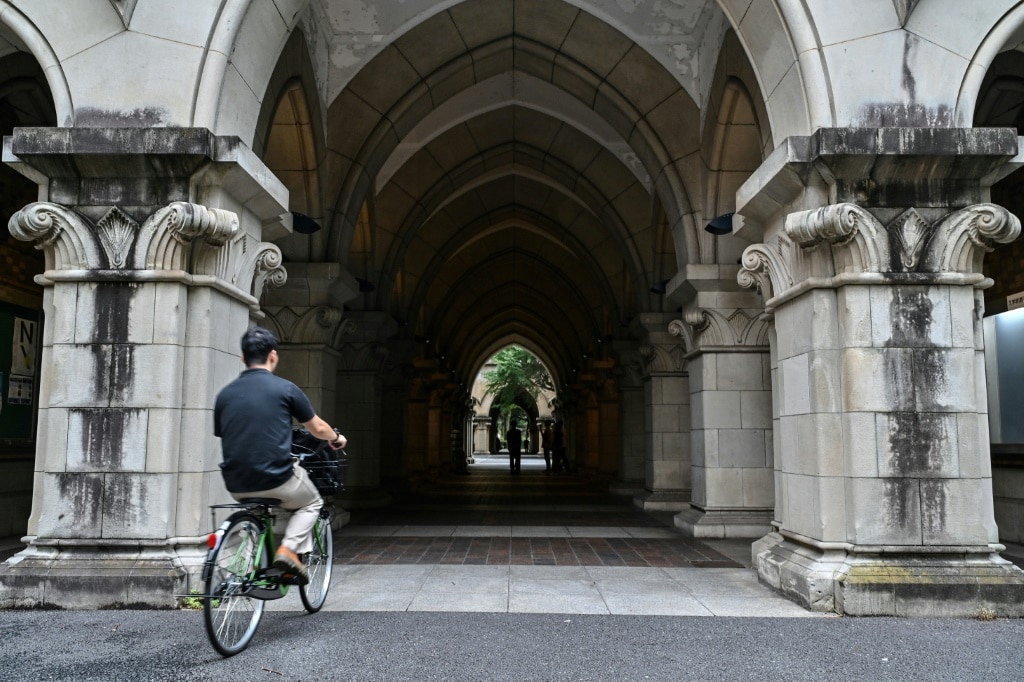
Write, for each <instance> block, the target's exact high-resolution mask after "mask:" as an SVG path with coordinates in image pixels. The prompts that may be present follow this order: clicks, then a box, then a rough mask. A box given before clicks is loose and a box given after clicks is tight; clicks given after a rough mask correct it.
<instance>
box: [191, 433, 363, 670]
mask: <svg viewBox="0 0 1024 682" xmlns="http://www.w3.org/2000/svg"><path fill="white" fill-rule="evenodd" d="M312 454H317V453H312ZM342 454H344V453H342ZM300 464H301V465H302V466H303V467H305V468H306V469H307V470H310V469H311V468H312V469H313V470H317V469H320V468H321V467H320V466H316V463H314V462H311V461H303V457H300ZM327 466H333V467H334V468H335V470H336V469H337V464H336V463H335V464H326V465H323V467H327ZM335 476H336V474H335ZM310 478H311V479H312V480H313V481H314V484H316V485H317V488H318V489H319V490H320V491H321V495H324V493H325V489H328V492H327V495H329V494H332V493H333V492H337V490H338V489H339V487H340V483H339V482H337V479H335V482H334V485H332V486H326V488H322V487H321V485H320V484H319V483H318V482H317V481H318V479H322V478H323V476H313V475H311V476H310ZM325 496H326V495H325ZM278 504H280V500H276V499H272V498H248V499H243V500H241V501H239V502H235V503H232V504H215V505H211V507H210V515H211V516H213V515H214V514H215V513H216V511H215V510H217V509H236V510H238V511H235V512H234V513H233V514H231V516H229V517H228V518H227V520H225V521H224V522H223V523H222V524H221V525H220V527H219V528H217V530H216V531H214V532H213V533H211V534H210V535H209V537H208V538H207V546H208V548H209V551H208V552H207V555H206V561H205V563H204V564H203V576H202V577H203V584H204V586H205V587H204V591H203V594H202V598H203V621H204V624H205V626H206V634H207V635H208V636H209V638H210V643H211V644H213V648H214V649H216V650H217V651H218V652H219V653H220V654H221V655H223V656H234V655H235V654H237V653H239V652H240V651H242V650H244V649H245V648H246V647H247V646H248V645H249V642H250V641H251V640H252V638H253V635H255V634H256V628H257V627H258V626H259V624H260V619H261V618H262V617H263V607H264V605H265V602H267V601H269V600H272V599H280V598H282V597H284V596H285V595H287V594H288V591H289V588H290V587H291V586H292V585H293V584H295V583H294V582H289V581H286V580H284V579H283V576H282V572H281V571H280V570H279V569H275V568H273V567H272V566H271V565H270V564H271V558H272V557H273V555H274V552H275V551H276V549H277V543H276V542H275V540H274V527H273V520H274V516H273V514H272V512H271V509H272V508H273V507H275V506H276V505H278ZM333 514H334V507H333V505H331V504H330V503H329V502H327V501H326V500H325V501H324V506H323V508H322V509H321V510H320V516H319V517H318V518H317V520H316V523H315V524H314V526H313V550H312V551H311V552H310V553H309V554H307V555H305V556H304V557H303V563H305V564H306V568H307V570H308V572H309V580H308V582H307V583H305V584H299V597H300V598H301V599H302V605H303V606H304V607H305V609H306V611H308V612H309V613H316V612H317V611H319V610H320V609H321V607H323V605H324V602H325V601H326V600H327V591H328V589H329V588H330V584H331V574H332V573H333V561H334V538H333V535H332V533H331V520H332V518H333Z"/></svg>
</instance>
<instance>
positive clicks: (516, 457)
mask: <svg viewBox="0 0 1024 682" xmlns="http://www.w3.org/2000/svg"><path fill="white" fill-rule="evenodd" d="M505 441H506V442H507V443H508V466H509V468H510V469H511V470H512V473H513V474H518V473H519V469H520V468H521V466H522V462H523V432H522V431H520V430H519V428H518V422H517V421H516V420H515V419H512V420H510V421H509V423H508V433H506V434H505Z"/></svg>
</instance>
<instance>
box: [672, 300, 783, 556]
mask: <svg viewBox="0 0 1024 682" xmlns="http://www.w3.org/2000/svg"><path fill="white" fill-rule="evenodd" d="M703 299H710V300H708V302H709V303H710V302H711V300H714V301H715V302H717V303H719V304H732V305H733V306H736V307H733V308H702V307H698V306H695V307H693V308H691V309H690V310H688V311H687V313H686V315H685V318H684V321H676V322H673V323H672V325H671V328H670V329H671V330H672V332H673V333H675V334H677V335H680V336H684V337H687V338H688V339H689V342H688V343H687V346H688V347H690V348H693V349H694V350H693V351H692V352H691V353H690V354H689V355H688V356H687V357H688V360H687V369H688V370H689V371H688V373H689V376H690V405H691V412H690V414H691V429H692V430H691V431H690V436H691V438H690V442H691V445H692V448H693V450H692V454H693V495H692V497H693V499H692V502H691V503H690V505H689V508H688V509H685V510H683V511H682V512H680V513H679V514H678V515H676V517H675V525H676V527H677V528H679V529H681V530H682V531H683V533H685V534H686V535H689V536H691V537H711V538H726V537H742V538H752V537H759V536H761V535H764V534H765V533H767V532H769V531H770V530H771V520H772V511H773V506H774V490H773V479H774V475H773V468H772V464H773V463H772V410H771V398H772V396H771V375H770V367H769V355H768V333H767V332H768V322H767V321H766V320H763V319H760V317H761V312H762V311H761V310H760V309H758V307H757V306H758V300H757V297H756V296H752V295H751V294H750V293H734V292H716V293H713V294H708V293H706V292H702V293H701V294H700V295H699V296H698V299H697V302H698V304H699V303H701V302H704V300H703ZM740 306H742V307H740Z"/></svg>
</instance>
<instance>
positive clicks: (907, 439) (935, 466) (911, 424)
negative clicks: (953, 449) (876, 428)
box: [886, 412, 950, 476]
mask: <svg viewBox="0 0 1024 682" xmlns="http://www.w3.org/2000/svg"><path fill="white" fill-rule="evenodd" d="M886 419H887V426H888V428H887V436H888V440H889V448H890V452H892V459H891V460H890V461H889V463H888V464H889V471H890V473H892V474H893V475H896V476H929V475H933V474H936V473H938V472H940V471H941V470H942V465H943V457H942V453H943V452H944V451H945V446H946V444H947V442H948V440H949V435H950V434H949V433H948V432H947V430H946V419H945V418H944V417H943V415H941V414H934V413H927V412H892V413H890V414H888V415H887V417H886Z"/></svg>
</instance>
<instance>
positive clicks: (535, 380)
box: [484, 346, 555, 434]
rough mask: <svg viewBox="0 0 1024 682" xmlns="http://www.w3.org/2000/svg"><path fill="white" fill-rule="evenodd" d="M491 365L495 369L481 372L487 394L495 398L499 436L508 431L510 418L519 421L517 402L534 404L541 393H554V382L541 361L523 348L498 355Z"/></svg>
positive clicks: (501, 352)
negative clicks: (517, 400)
mask: <svg viewBox="0 0 1024 682" xmlns="http://www.w3.org/2000/svg"><path fill="white" fill-rule="evenodd" d="M492 361H493V362H494V364H495V366H496V367H495V369H493V370H490V371H488V372H484V384H485V386H486V387H487V393H488V394H490V395H493V396H494V401H493V402H492V405H493V406H494V407H496V408H497V409H498V412H499V417H498V421H499V422H500V429H501V433H502V434H504V433H505V431H506V430H508V420H509V418H510V417H516V418H519V414H518V413H519V412H520V411H521V410H520V408H519V407H518V405H516V399H517V398H519V401H520V402H524V400H523V399H524V398H526V399H527V400H526V402H531V403H536V402H537V396H538V395H540V392H541V391H542V390H547V391H553V390H554V389H555V386H554V382H553V381H552V380H551V375H550V374H548V371H547V369H545V368H544V365H542V364H541V362H540V360H538V359H537V357H536V356H535V355H534V354H533V353H531V352H530V351H528V350H526V349H525V348H520V347H519V346H509V347H508V348H504V349H502V350H500V351H498V352H497V353H496V354H495V355H494V357H493V358H492ZM524 416H525V415H524Z"/></svg>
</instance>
